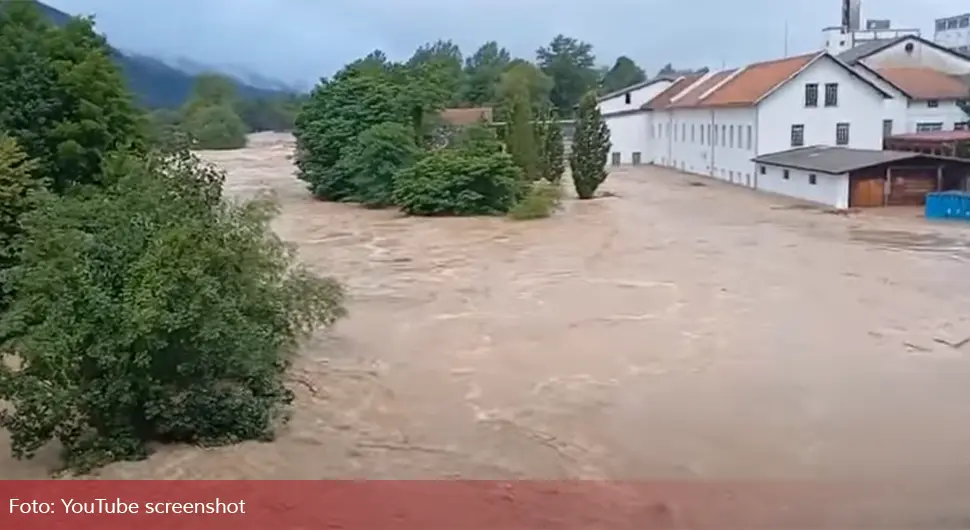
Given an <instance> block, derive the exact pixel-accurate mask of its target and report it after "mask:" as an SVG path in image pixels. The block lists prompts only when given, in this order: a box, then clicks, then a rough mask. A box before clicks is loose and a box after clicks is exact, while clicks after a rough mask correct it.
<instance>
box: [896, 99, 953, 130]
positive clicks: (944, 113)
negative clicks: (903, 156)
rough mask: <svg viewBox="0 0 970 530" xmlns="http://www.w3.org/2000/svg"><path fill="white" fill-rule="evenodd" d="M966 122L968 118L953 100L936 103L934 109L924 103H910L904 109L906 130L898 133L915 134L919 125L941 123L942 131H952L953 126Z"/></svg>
mask: <svg viewBox="0 0 970 530" xmlns="http://www.w3.org/2000/svg"><path fill="white" fill-rule="evenodd" d="M968 120H970V117H968V116H967V113H966V112H963V109H961V108H960V107H959V106H958V105H957V102H956V101H953V100H950V101H947V100H943V101H938V102H937V106H936V107H929V106H928V104H927V102H926V101H910V102H909V105H908V106H907V108H906V130H905V131H900V132H908V133H910V132H916V129H917V125H918V124H920V123H942V124H943V130H944V131H952V130H954V125H955V124H957V123H963V122H966V121H968ZM897 134H898V133H897Z"/></svg>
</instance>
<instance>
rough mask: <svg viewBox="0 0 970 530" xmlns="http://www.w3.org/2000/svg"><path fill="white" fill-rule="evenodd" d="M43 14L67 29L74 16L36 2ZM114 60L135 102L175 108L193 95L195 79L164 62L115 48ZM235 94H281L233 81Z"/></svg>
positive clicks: (247, 95) (263, 95)
mask: <svg viewBox="0 0 970 530" xmlns="http://www.w3.org/2000/svg"><path fill="white" fill-rule="evenodd" d="M36 3H37V6H38V7H39V8H40V10H41V12H42V13H43V14H44V16H46V17H47V18H48V19H50V20H51V21H52V22H54V23H55V24H57V25H64V24H65V23H67V21H68V20H70V19H71V16H70V15H68V14H67V13H64V12H62V11H59V10H57V9H54V8H53V7H50V6H48V5H46V4H44V3H42V2H36ZM112 53H113V55H114V60H115V62H116V63H117V64H118V66H119V67H120V68H121V71H122V73H123V74H124V76H125V80H126V81H127V83H128V87H129V88H130V89H131V91H132V92H134V94H135V98H136V102H137V103H139V104H141V105H142V106H145V107H149V108H176V107H179V106H181V105H182V104H183V103H185V102H186V101H187V100H188V99H189V97H190V96H191V94H192V87H193V85H194V84H195V75H193V74H190V73H188V72H183V71H181V70H179V69H177V68H173V67H171V66H169V65H168V64H165V63H164V62H162V61H159V60H157V59H153V58H151V57H146V56H142V55H134V54H129V53H125V52H122V51H120V50H118V49H117V48H112ZM233 82H234V83H235V85H236V92H237V93H238V94H239V95H240V96H241V97H243V98H257V97H272V96H277V95H279V93H278V92H273V91H269V90H264V89H260V88H256V87H253V86H250V85H247V84H246V83H242V82H239V81H238V80H233Z"/></svg>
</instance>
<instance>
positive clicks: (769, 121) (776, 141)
mask: <svg viewBox="0 0 970 530" xmlns="http://www.w3.org/2000/svg"><path fill="white" fill-rule="evenodd" d="M807 83H817V84H818V87H819V94H818V107H805V85H806V84H807ZM826 83H838V84H839V95H838V105H837V106H835V107H826V106H825V84H826ZM885 112H886V109H885V96H883V95H882V94H881V93H880V92H878V91H877V90H875V89H874V88H873V87H872V86H870V85H868V84H867V83H865V82H864V81H862V80H861V79H859V78H858V77H855V76H853V75H851V74H850V73H849V72H848V71H847V70H846V69H845V68H843V67H842V66H840V65H838V64H837V63H835V62H834V61H832V60H830V59H826V58H824V57H823V58H821V59H819V60H817V61H815V62H814V63H812V64H811V65H810V66H808V67H807V68H806V69H804V70H803V71H802V72H801V73H799V74H798V75H797V76H795V77H794V78H793V79H792V80H791V81H790V82H788V83H786V84H784V85H782V86H781V87H779V88H778V89H777V90H776V91H775V92H774V93H772V94H771V95H769V96H768V97H767V98H765V99H764V100H763V101H762V102H761V105H759V108H758V127H757V128H758V131H759V133H758V149H757V154H766V153H775V152H778V151H786V150H788V149H791V148H792V145H791V127H792V125H794V124H801V125H804V127H805V142H804V145H805V146H810V145H833V146H834V145H836V143H835V131H836V124H838V123H841V122H845V123H848V124H849V144H848V145H846V146H844V147H850V148H857V149H882V139H883V135H882V120H883V119H884V118H883V115H884V114H885Z"/></svg>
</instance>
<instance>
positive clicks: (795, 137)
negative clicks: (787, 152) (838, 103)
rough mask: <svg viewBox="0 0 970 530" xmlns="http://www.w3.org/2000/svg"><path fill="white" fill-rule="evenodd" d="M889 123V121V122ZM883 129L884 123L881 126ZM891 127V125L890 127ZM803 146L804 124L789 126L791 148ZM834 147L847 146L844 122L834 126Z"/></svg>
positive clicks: (847, 133)
mask: <svg viewBox="0 0 970 530" xmlns="http://www.w3.org/2000/svg"><path fill="white" fill-rule="evenodd" d="M890 121H891V120H890ZM883 126H884V127H885V123H884V124H883ZM890 126H891V125H890ZM804 145H805V124H802V123H797V124H794V125H792V126H791V146H792V147H803V146H804ZM835 145H849V124H848V123H845V122H841V123H836V124H835Z"/></svg>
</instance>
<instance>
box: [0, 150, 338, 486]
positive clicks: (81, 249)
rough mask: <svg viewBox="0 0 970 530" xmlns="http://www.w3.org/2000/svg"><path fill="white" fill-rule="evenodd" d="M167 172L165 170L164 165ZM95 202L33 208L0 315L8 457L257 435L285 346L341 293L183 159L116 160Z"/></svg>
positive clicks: (89, 454) (271, 403)
mask: <svg viewBox="0 0 970 530" xmlns="http://www.w3.org/2000/svg"><path fill="white" fill-rule="evenodd" d="M173 162H174V163H173ZM110 168H111V170H113V171H120V170H124V171H125V174H124V175H120V176H118V178H116V179H115V180H116V184H115V185H114V186H112V187H110V188H107V189H105V190H104V191H103V192H101V193H97V194H87V195H84V196H82V194H77V195H74V196H68V197H64V198H60V199H56V200H48V201H45V202H44V203H43V204H42V205H41V206H40V207H39V208H38V209H37V210H35V211H34V212H33V213H31V214H28V215H27V216H26V220H25V222H24V230H25V231H26V237H25V238H24V239H25V241H27V244H26V246H25V248H24V251H23V253H22V258H21V265H20V266H19V267H16V268H15V269H13V271H12V272H13V273H12V275H11V280H12V282H13V284H14V288H15V290H14V292H15V293H16V296H15V297H14V299H13V303H12V305H11V309H10V311H8V312H7V313H6V314H5V315H4V316H3V318H2V319H0V342H2V344H0V348H3V350H4V351H7V352H16V354H17V356H18V357H19V363H15V364H19V367H18V368H15V369H12V368H10V367H9V366H7V365H6V364H3V363H0V400H4V401H7V402H9V403H10V404H11V405H12V409H11V410H7V411H3V412H0V426H2V427H3V428H6V429H8V430H9V432H10V434H11V437H12V450H13V453H14V455H15V456H17V457H27V458H29V457H31V456H33V455H34V453H35V452H36V451H37V450H38V449H39V448H40V447H41V446H43V445H44V444H45V443H47V442H48V441H51V440H57V441H59V442H60V443H61V445H62V447H63V452H64V461H65V464H66V465H67V466H68V467H70V468H74V469H78V470H85V469H90V468H92V467H94V466H97V465H100V464H103V463H106V462H108V461H112V460H119V459H132V458H138V457H143V456H145V455H146V454H147V453H148V449H149V444H150V443H152V442H187V443H198V444H221V443H231V442H236V441H240V440H251V439H268V438H270V437H272V436H273V432H274V426H275V422H276V420H277V419H279V418H280V417H281V414H283V413H284V411H285V407H286V405H287V404H288V403H289V402H290V401H291V399H292V394H291V392H290V391H289V390H288V389H287V388H286V387H285V386H284V382H283V377H284V372H285V370H286V369H287V367H288V366H289V363H290V357H291V353H292V352H293V351H294V349H295V347H296V345H297V341H298V339H299V338H300V337H301V336H303V335H304V334H306V333H308V332H310V331H311V330H313V329H314V328H316V327H317V326H321V325H323V326H326V325H330V324H332V323H333V322H334V321H335V320H337V319H338V318H339V317H341V316H342V315H343V314H344V308H343V305H342V300H343V293H342V290H341V287H340V285H339V284H337V283H336V282H335V281H333V280H331V279H322V278H318V277H315V276H314V275H312V274H311V273H309V272H308V271H307V270H306V269H304V268H302V267H300V266H299V265H297V264H296V262H295V261H294V259H295V258H294V251H293V250H292V249H291V248H289V247H287V246H286V245H284V243H283V242H282V241H281V240H280V239H279V238H278V237H277V236H276V235H274V233H273V232H272V231H271V230H270V228H269V221H270V218H271V217H272V215H273V213H274V208H273V207H272V205H270V204H266V203H261V202H249V203H241V204H233V203H228V202H226V201H224V200H222V199H220V198H219V194H218V190H217V189H216V188H218V187H219V186H220V183H221V179H219V178H214V177H213V174H212V171H211V170H209V169H207V168H204V167H202V166H199V164H198V163H197V162H192V159H191V158H190V157H187V156H183V157H181V158H179V159H177V160H174V159H172V158H167V159H165V160H164V161H163V160H160V159H153V160H150V161H147V162H146V161H140V160H130V161H128V162H126V163H122V162H117V163H114V164H111V165H110Z"/></svg>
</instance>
